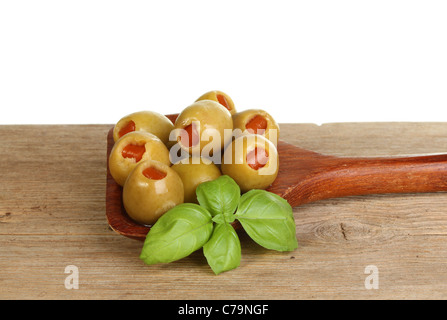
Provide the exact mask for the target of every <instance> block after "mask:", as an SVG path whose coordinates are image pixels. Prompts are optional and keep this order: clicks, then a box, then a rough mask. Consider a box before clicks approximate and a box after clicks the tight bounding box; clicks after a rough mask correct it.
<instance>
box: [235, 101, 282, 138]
mask: <svg viewBox="0 0 447 320" xmlns="http://www.w3.org/2000/svg"><path fill="white" fill-rule="evenodd" d="M233 127H234V130H237V129H239V130H240V131H242V132H244V131H246V132H248V133H254V134H261V135H263V136H265V137H266V138H267V139H269V140H270V141H271V142H273V144H274V145H275V146H276V145H277V142H278V139H279V125H278V123H276V121H275V119H273V117H272V116H271V115H270V114H269V113H267V112H266V111H264V110H261V109H248V110H244V111H241V112H238V113H236V114H234V115H233Z"/></svg>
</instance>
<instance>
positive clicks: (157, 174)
mask: <svg viewBox="0 0 447 320" xmlns="http://www.w3.org/2000/svg"><path fill="white" fill-rule="evenodd" d="M143 175H144V176H145V177H146V178H148V179H152V180H161V179H163V178H164V177H166V172H163V171H161V170H158V169H157V168H154V167H148V168H146V169H144V170H143Z"/></svg>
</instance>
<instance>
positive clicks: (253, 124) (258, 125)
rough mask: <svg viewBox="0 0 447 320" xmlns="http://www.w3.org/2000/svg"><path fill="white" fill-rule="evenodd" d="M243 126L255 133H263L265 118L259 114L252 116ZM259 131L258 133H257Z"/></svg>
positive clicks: (265, 124)
mask: <svg viewBox="0 0 447 320" xmlns="http://www.w3.org/2000/svg"><path fill="white" fill-rule="evenodd" d="M245 128H246V129H247V130H248V131H250V132H253V133H255V134H261V133H264V132H265V130H266V129H267V120H266V119H265V118H264V117H263V116H261V115H259V114H258V115H256V116H254V117H253V118H252V119H251V120H250V121H248V122H247V124H246V125H245ZM258 131H259V133H258Z"/></svg>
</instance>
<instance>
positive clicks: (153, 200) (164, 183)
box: [108, 90, 279, 225]
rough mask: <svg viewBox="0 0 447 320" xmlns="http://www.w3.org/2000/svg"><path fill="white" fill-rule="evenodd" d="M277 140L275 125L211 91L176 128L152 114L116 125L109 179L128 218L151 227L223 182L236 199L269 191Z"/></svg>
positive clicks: (258, 111) (181, 117)
mask: <svg viewBox="0 0 447 320" xmlns="http://www.w3.org/2000/svg"><path fill="white" fill-rule="evenodd" d="M278 138H279V125H278V124H277V123H276V121H275V120H274V119H273V117H272V116H271V115H270V114H269V113H268V112H266V111H265V110H262V109H247V110H243V111H240V112H236V109H235V106H234V102H233V100H232V99H231V98H230V96H229V95H227V94H226V93H224V92H222V91H218V90H214V91H209V92H206V93H205V94H203V95H201V96H200V97H199V98H198V99H197V100H196V101H194V102H192V103H191V104H189V105H187V107H185V108H183V109H182V110H180V113H179V114H178V116H177V118H176V120H175V121H174V122H172V121H171V120H169V118H168V117H166V116H164V115H161V114H159V113H157V112H154V111H139V112H134V113H131V114H128V115H127V116H124V117H123V118H121V119H120V120H119V121H118V122H117V123H116V125H115V127H114V129H113V140H114V146H113V148H112V151H111V153H110V157H109V161H108V165H109V172H110V174H111V176H112V177H113V179H114V180H115V181H116V183H117V184H118V185H120V186H121V187H122V192H123V206H124V208H125V210H126V212H127V213H128V215H129V217H130V218H132V219H133V220H134V221H136V222H138V223H140V224H144V225H152V224H154V223H155V222H156V221H157V220H158V219H159V218H160V217H161V216H162V215H163V214H164V213H166V212H167V211H168V210H170V209H171V208H173V207H174V206H176V205H178V204H181V203H185V202H186V203H197V196H196V189H197V187H198V185H200V184H201V183H203V182H207V181H212V180H215V179H217V178H218V177H220V176H221V175H228V176H230V177H231V178H232V179H233V180H234V181H236V183H237V184H238V185H239V187H240V190H241V192H242V193H245V192H247V191H249V190H252V189H266V188H268V187H269V186H270V185H271V184H272V183H273V181H274V180H275V179H276V177H277V175H278V168H279V155H278V151H277V147H276V146H277V140H278Z"/></svg>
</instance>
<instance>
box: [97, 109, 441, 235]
mask: <svg viewBox="0 0 447 320" xmlns="http://www.w3.org/2000/svg"><path fill="white" fill-rule="evenodd" d="M167 117H168V118H169V119H170V120H171V121H172V122H174V121H175V119H176V118H177V114H173V115H167ZM113 144H114V141H113V128H111V129H110V131H109V133H108V136H107V186H106V215H107V220H108V223H109V226H110V227H111V228H112V229H113V230H114V231H115V232H117V233H119V234H121V235H123V236H126V237H128V238H132V239H137V240H144V239H145V238H146V235H147V233H148V232H149V230H150V226H145V225H141V224H138V223H137V222H135V221H133V220H132V219H131V218H130V217H129V216H128V215H127V213H126V210H125V209H124V206H123V203H122V187H121V186H119V185H118V184H117V183H116V182H115V181H114V180H113V178H112V176H111V175H110V172H109V170H108V159H109V155H110V152H111V150H112V147H113ZM277 149H278V155H279V163H280V166H279V172H278V176H277V178H276V180H275V181H274V182H273V184H272V185H271V186H270V187H269V188H268V189H267V191H270V192H273V193H275V194H277V195H279V196H281V197H282V198H284V199H286V200H287V201H288V202H289V204H290V205H291V206H292V207H296V206H299V205H302V204H305V203H310V202H315V201H318V200H323V199H329V198H340V197H346V196H355V195H369V194H387V193H426V192H440V191H447V154H437V155H425V156H414V157H375V158H361V157H355V158H350V157H335V156H329V155H323V154H320V153H317V152H313V151H311V150H306V149H302V148H299V147H296V146H294V145H291V144H289V143H287V142H285V141H282V140H279V141H278V145H277ZM233 227H234V228H235V229H239V228H241V225H240V224H239V223H238V222H237V221H236V222H235V223H233Z"/></svg>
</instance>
